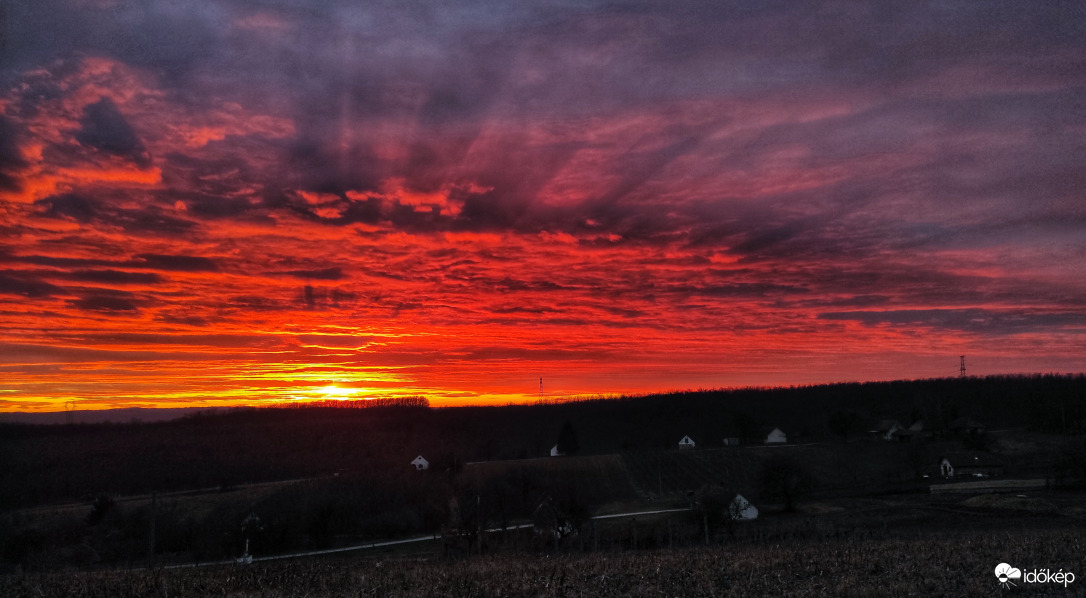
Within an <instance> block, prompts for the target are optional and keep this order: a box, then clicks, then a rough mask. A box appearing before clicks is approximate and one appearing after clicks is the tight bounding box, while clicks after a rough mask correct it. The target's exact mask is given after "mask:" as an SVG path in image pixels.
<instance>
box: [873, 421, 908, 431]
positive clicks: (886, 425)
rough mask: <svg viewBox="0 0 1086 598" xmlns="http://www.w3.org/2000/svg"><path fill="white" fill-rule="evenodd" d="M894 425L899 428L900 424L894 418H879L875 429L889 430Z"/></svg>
mask: <svg viewBox="0 0 1086 598" xmlns="http://www.w3.org/2000/svg"><path fill="white" fill-rule="evenodd" d="M895 427H898V428H901V427H902V425H901V423H900V422H898V421H897V420H896V419H881V420H879V423H878V425H876V426H875V430H876V431H878V432H889V431H890V430H893V429H894V428H895Z"/></svg>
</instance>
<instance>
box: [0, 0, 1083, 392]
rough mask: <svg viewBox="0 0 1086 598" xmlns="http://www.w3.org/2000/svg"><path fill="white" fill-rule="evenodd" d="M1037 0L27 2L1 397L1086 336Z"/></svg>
mask: <svg viewBox="0 0 1086 598" xmlns="http://www.w3.org/2000/svg"><path fill="white" fill-rule="evenodd" d="M1012 4H1013V5H1011V4H1007V5H995V6H989V5H987V4H984V5H982V4H975V5H974V4H962V5H943V4H932V5H927V4H924V3H919V4H907V5H906V4H902V3H899V2H891V1H889V0H886V1H882V0H878V1H876V2H873V3H864V4H856V5H840V4H838V3H833V2H821V1H817V0H816V1H813V2H810V1H801V0H785V1H784V2H776V3H768V4H766V3H763V4H759V3H753V4H749V3H742V2H740V3H722V4H719V5H717V4H711V3H710V4H706V3H703V2H686V0H676V2H669V3H667V5H666V6H664V5H662V4H659V3H653V2H640V1H637V0H635V1H634V2H633V3H632V4H621V5H615V4H614V3H611V2H600V3H596V2H592V1H588V2H584V3H577V4H575V5H562V4H553V3H544V2H537V1H535V0H512V1H508V2H494V1H492V0H454V1H453V2H449V3H442V4H441V5H440V6H437V5H435V6H421V5H417V4H416V3H402V4H393V5H379V4H378V5H369V4H367V5H359V4H358V3H357V2H350V1H348V0H330V1H329V2H322V3H319V6H304V7H301V6H298V5H297V3H295V2H282V1H278V0H271V1H269V2H264V3H261V5H260V6H259V7H254V6H253V5H252V3H249V2H242V1H241V0H196V1H195V2H192V3H185V4H184V5H183V6H178V5H176V3H172V2H168V1H167V0H149V1H147V2H140V3H123V2H122V3H118V2H74V1H71V0H40V1H36V2H32V3H15V4H12V5H10V6H8V10H7V13H6V18H7V23H6V25H7V35H6V37H5V40H4V41H5V44H6V45H5V48H4V56H5V60H4V61H3V64H2V65H0V412H14V411H49V410H53V411H58V410H62V409H64V408H66V405H68V404H69V403H70V402H74V403H75V405H76V406H77V408H78V409H105V408H113V407H127V406H157V407H189V406H208V407H210V406H220V405H243V404H254V403H255V404H262V403H280V402H292V401H306V400H322V399H329V400H348V399H351V398H385V397H402V396H416V395H419V396H424V397H426V398H427V399H428V400H429V401H430V402H431V403H432V404H433V405H435V406H445V405H468V404H480V405H491V404H506V403H524V402H533V401H535V400H537V398H538V390H539V389H538V385H539V378H540V377H542V378H543V384H544V395H545V397H547V398H563V397H577V396H596V395H624V394H625V395H635V394H646V393H653V392H666V391H671V390H675V389H690V388H741V387H748V386H752V387H778V386H792V385H805V384H819V383H833V382H848V381H876V380H900V379H923V378H939V377H946V376H953V375H956V374H957V370H958V357H959V356H960V355H966V356H967V368H968V373H969V374H970V375H978V376H985V375H989V374H1018V373H1023V374H1028V373H1035V372H1036V373H1077V372H1084V371H1086V302H1084V301H1083V297H1086V198H1084V196H1083V189H1084V188H1086V159H1083V158H1084V156H1086V104H1084V103H1083V99H1082V98H1083V97H1086V95H1084V93H1083V90H1084V89H1086V20H1083V19H1082V18H1081V14H1080V12H1081V11H1080V10H1079V9H1078V8H1077V6H1076V5H1074V4H1073V3H1059V2H1056V3H1053V2H1047V1H1041V0H1022V1H1020V2H1015V3H1012ZM148 40H154V43H153V44H148Z"/></svg>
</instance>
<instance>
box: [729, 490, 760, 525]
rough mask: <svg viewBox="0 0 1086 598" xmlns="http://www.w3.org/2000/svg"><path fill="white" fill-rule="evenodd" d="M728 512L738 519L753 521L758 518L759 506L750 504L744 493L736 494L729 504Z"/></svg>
mask: <svg viewBox="0 0 1086 598" xmlns="http://www.w3.org/2000/svg"><path fill="white" fill-rule="evenodd" d="M728 513H729V514H730V515H731V517H732V519H734V520H736V521H751V520H754V519H757V518H758V507H756V506H754V505H752V504H750V501H749V500H747V499H746V497H744V496H743V495H742V494H736V495H735V498H733V499H732V502H731V504H730V505H729V506H728Z"/></svg>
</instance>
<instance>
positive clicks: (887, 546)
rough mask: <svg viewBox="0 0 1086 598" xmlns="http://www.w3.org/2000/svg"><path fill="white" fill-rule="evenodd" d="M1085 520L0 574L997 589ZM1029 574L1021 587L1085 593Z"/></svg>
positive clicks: (60, 584) (222, 582) (1076, 546)
mask: <svg viewBox="0 0 1086 598" xmlns="http://www.w3.org/2000/svg"><path fill="white" fill-rule="evenodd" d="M1084 553H1086V539H1084V536H1083V534H1082V533H1081V530H1039V531H1033V532H1028V533H1015V534H1009V533H1007V532H1006V531H995V532H985V531H974V532H959V533H954V534H951V535H943V536H939V537H932V536H925V537H905V538H893V537H884V538H864V539H848V540H833V541H816V542H792V543H788V544H773V543H765V544H733V545H724V546H717V547H710V548H690V549H683V550H667V551H659V552H622V553H602V554H591V555H577V554H573V555H563V556H551V557H547V556H497V557H476V558H472V559H467V560H448V561H429V562H418V561H384V562H381V561H375V560H361V559H357V560H348V561H330V560H325V561H319V560H309V561H293V562H279V563H268V564H258V565H253V566H249V567H221V568H213V569H182V570H169V571H116V572H97V573H62V574H52V575H46V576H38V575H29V576H8V577H0V594H2V595H5V596H11V597H13V598H14V597H20V596H47V597H48V596H73V597H82V596H151V595H156V596H162V595H168V596H171V597H179V598H180V597H184V596H208V595H224V596H234V597H246V596H267V597H275V596H295V595H306V596H311V597H317V598H319V597H326V596H404V597H424V596H425V597H429V596H435V597H436V596H480V597H484V596H770V595H776V596H780V595H788V596H906V595H924V596H990V595H993V594H995V593H998V591H999V590H998V585H997V582H996V579H995V576H994V574H993V570H994V568H995V565H996V564H998V563H1000V562H1011V563H1013V564H1014V565H1016V566H1019V567H1021V568H1023V570H1027V568H1029V569H1032V568H1041V567H1048V568H1050V569H1052V570H1057V569H1060V568H1062V569H1063V570H1064V571H1076V569H1077V570H1078V573H1079V574H1080V577H1081V576H1082V575H1083V574H1084V572H1083V571H1081V560H1080V559H1081V555H1082V554H1084ZM1083 583H1086V580H1082V579H1080V580H1079V581H1076V585H1078V586H1079V587H1078V588H1076V587H1074V586H1072V587H1071V588H1069V589H1068V590H1065V589H1064V588H1062V587H1058V588H1057V587H1054V586H1051V585H1050V586H1033V587H1031V586H1028V585H1024V584H1020V585H1019V587H1018V588H1016V589H1015V594H1016V595H1037V594H1038V593H1040V592H1043V591H1047V592H1049V593H1050V594H1049V595H1053V594H1051V593H1052V592H1056V594H1055V595H1061V596H1062V595H1067V596H1071V595H1076V590H1079V592H1078V593H1079V594H1081V584H1083Z"/></svg>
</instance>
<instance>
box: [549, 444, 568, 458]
mask: <svg viewBox="0 0 1086 598" xmlns="http://www.w3.org/2000/svg"><path fill="white" fill-rule="evenodd" d="M551 456H552V457H565V456H566V454H565V453H563V452H561V451H559V450H558V445H557V444H556V445H554V446H552V447H551Z"/></svg>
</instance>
